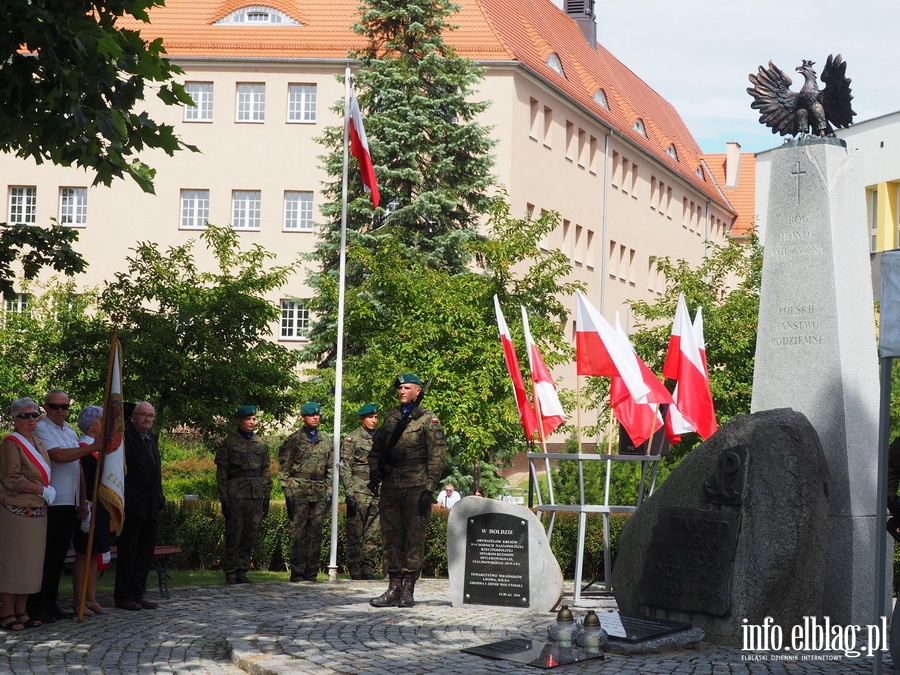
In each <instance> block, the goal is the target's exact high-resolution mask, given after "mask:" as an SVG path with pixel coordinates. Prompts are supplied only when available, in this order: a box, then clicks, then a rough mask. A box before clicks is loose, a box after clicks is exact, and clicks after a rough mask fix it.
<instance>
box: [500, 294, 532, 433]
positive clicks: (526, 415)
mask: <svg viewBox="0 0 900 675" xmlns="http://www.w3.org/2000/svg"><path fill="white" fill-rule="evenodd" d="M494 310H495V311H496V313H497V328H499V329H500V343H501V344H502V345H503V358H504V360H505V361H506V370H507V371H509V376H510V378H511V379H512V383H513V393H514V394H515V396H516V407H517V408H518V409H519V419H520V420H521V421H522V428H523V429H524V430H525V438H527V439H528V440H529V441H530V440H532V439H533V438H534V434H535V432H536V431H537V430H538V422H537V415H535V414H534V408H532V407H531V401H529V400H528V395H527V394H526V393H525V381H524V380H523V379H522V371H521V370H519V359H518V357H517V356H516V348H515V346H513V341H512V336H511V335H510V333H509V327H508V326H507V325H506V319H505V318H504V317H503V312H502V311H501V310H500V301H499V300H498V299H497V296H496V295H495V296H494Z"/></svg>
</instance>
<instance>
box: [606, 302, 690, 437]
mask: <svg viewBox="0 0 900 675" xmlns="http://www.w3.org/2000/svg"><path fill="white" fill-rule="evenodd" d="M616 332H617V333H618V335H619V337H620V339H621V340H623V341H624V342H627V343H628V346H629V348H630V349H631V353H632V357H633V358H634V360H635V363H636V364H637V367H638V370H639V371H640V373H641V380H642V381H643V383H644V384H645V385H646V386H647V388H648V390H649V393H648V394H647V395H646V397H645V399H644V400H643V401H640V402H639V401H637V400H636V399H635V397H634V396H632V395H631V392H630V391H629V389H628V386H627V385H626V383H625V381H624V379H623V378H621V377H619V376H614V377H613V378H612V379H611V380H610V386H609V398H610V405H611V406H612V409H613V414H614V415H615V416H616V419H617V420H619V422H620V423H621V425H622V426H623V427H625V430H626V431H627V432H628V435H629V436H630V437H631V440H632V441H633V442H634V444H635V446H638V445H640V444H641V443H643V442H644V441H646V440H647V439H648V438H650V437H651V436H652V435H653V433H654V432H655V431H656V430H657V429H659V428H660V427H661V426H662V424H663V420H662V415H660V413H659V406H660V404H663V403H666V404H672V403H674V401H673V400H672V395H671V394H670V393H669V390H668V389H666V388H665V387H664V386H663V383H662V382H660V381H659V378H658V377H656V375H654V374H653V371H651V370H650V368H649V367H648V366H647V364H646V363H644V360H643V359H642V358H641V357H640V356H638V354H637V352H636V351H634V346H633V345H632V344H631V340H629V339H628V336H627V335H626V334H625V331H623V330H622V327H621V326H620V325H619V317H618V315H617V316H616Z"/></svg>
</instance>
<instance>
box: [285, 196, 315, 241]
mask: <svg viewBox="0 0 900 675" xmlns="http://www.w3.org/2000/svg"><path fill="white" fill-rule="evenodd" d="M284 231H285V232H312V231H313V193H312V191H311V190H285V192H284Z"/></svg>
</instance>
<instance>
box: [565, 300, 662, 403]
mask: <svg viewBox="0 0 900 675" xmlns="http://www.w3.org/2000/svg"><path fill="white" fill-rule="evenodd" d="M575 300H576V303H575V363H576V365H577V368H578V374H579V375H609V376H618V377H621V378H622V380H623V381H624V383H625V385H626V386H627V387H628V391H630V392H631V395H632V396H633V397H634V399H635V400H636V401H639V402H643V401H646V400H647V395H648V394H649V393H650V388H649V387H648V386H647V385H646V384H645V383H644V380H643V377H642V375H641V371H640V368H639V367H638V365H637V363H636V361H635V359H634V356H635V354H634V350H633V349H632V348H631V343H630V342H629V341H628V338H627V337H625V338H624V339H623V336H622V335H619V334H618V333H617V332H616V331H615V329H614V328H613V327H612V326H610V325H609V322H608V321H607V320H606V319H604V318H603V315H602V314H600V312H598V311H597V310H596V309H595V308H594V306H593V305H591V303H590V302H588V300H587V298H585V297H584V295H582V294H581V292H580V291H575Z"/></svg>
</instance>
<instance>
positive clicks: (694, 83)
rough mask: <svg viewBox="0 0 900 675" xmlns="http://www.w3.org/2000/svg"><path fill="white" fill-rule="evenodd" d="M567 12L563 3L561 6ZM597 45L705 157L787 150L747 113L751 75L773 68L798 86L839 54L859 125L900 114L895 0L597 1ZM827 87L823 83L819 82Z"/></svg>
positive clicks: (899, 30) (899, 17)
mask: <svg viewBox="0 0 900 675" xmlns="http://www.w3.org/2000/svg"><path fill="white" fill-rule="evenodd" d="M560 4H561V3H560ZM594 11H595V14H596V16H597V38H598V41H599V42H600V43H601V44H602V45H603V46H604V47H606V48H607V49H608V50H609V51H610V52H612V54H613V55H614V56H616V58H618V59H619V60H620V61H622V63H624V64H625V65H626V66H628V67H629V68H630V69H631V70H632V71H634V72H635V73H636V74H637V75H638V76H639V77H640V78H641V79H643V80H644V81H645V82H646V83H647V84H649V85H650V86H651V87H653V88H654V89H655V90H656V91H657V92H659V93H660V94H661V95H662V96H663V97H664V98H666V99H667V100H668V101H669V102H671V103H672V105H674V106H675V109H676V110H677V111H678V112H679V114H680V115H681V117H682V119H683V120H684V121H685V123H686V124H687V126H688V129H690V131H691V133H692V134H693V135H694V138H695V139H696V140H697V142H698V143H699V144H700V147H701V148H703V151H704V152H707V153H718V152H724V151H725V143H726V142H727V141H737V142H739V143H740V144H741V149H742V150H743V151H744V152H759V151H761V150H766V149H768V148H772V147H775V146H777V145H780V144H781V137H780V136H776V135H773V134H772V133H771V130H770V129H768V128H767V127H764V126H762V125H761V124H760V123H759V122H758V119H759V117H758V113H757V112H756V111H755V110H752V109H751V108H750V103H751V102H752V98H751V97H750V95H749V94H747V92H746V89H747V87H749V86H750V82H749V81H748V80H747V76H748V75H749V74H750V73H755V72H756V71H757V68H758V67H759V66H760V65H763V64H768V62H769V61H770V60H772V61H774V62H775V64H776V65H777V66H778V67H779V68H781V69H782V70H783V71H784V72H785V73H786V74H788V75H789V76H790V77H791V79H792V80H793V85H792V87H791V89H792V90H794V91H798V90H799V89H800V85H801V84H802V83H803V78H802V76H801V75H800V74H799V73H796V72H795V71H794V68H796V67H797V66H799V65H800V64H801V63H802V61H803V59H811V60H812V61H815V62H816V65H815V67H814V68H815V70H816V72H817V73H818V74H819V75H821V73H822V67H823V66H824V65H825V60H826V59H827V58H828V55H829V54H838V53H839V54H841V55H842V56H843V57H844V60H845V61H846V62H847V76H848V77H849V78H850V79H851V80H853V83H852V85H851V87H852V92H853V109H854V111H856V113H857V115H856V117H855V118H854V120H855V121H857V122H859V121H862V120H867V119H871V118H873V117H877V116H879V115H884V114H886V113H890V112H895V111H897V110H900V46H898V45H900V3H898V2H897V0H855V1H854V0H844V1H843V2H838V1H837V0H818V1H814V2H802V3H801V2H797V1H796V0H777V1H776V0H753V1H748V0H642V1H641V2H611V1H610V0H597V2H596V4H595V8H594ZM820 86H821V81H820Z"/></svg>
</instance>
